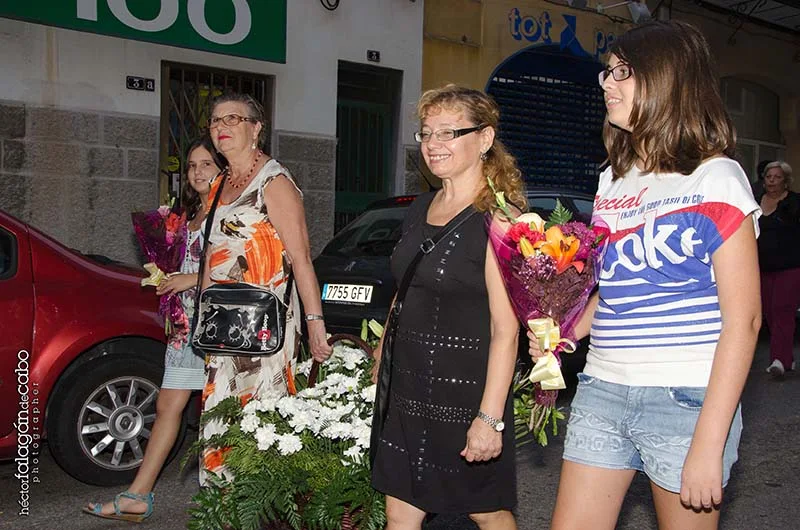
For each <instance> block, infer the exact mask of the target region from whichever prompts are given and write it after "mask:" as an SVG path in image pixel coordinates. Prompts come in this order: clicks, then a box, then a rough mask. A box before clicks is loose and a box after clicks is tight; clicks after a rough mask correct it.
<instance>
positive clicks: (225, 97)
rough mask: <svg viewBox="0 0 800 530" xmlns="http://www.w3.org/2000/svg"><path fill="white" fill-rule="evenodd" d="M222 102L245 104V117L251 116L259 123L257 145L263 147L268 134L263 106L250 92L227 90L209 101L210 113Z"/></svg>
mask: <svg viewBox="0 0 800 530" xmlns="http://www.w3.org/2000/svg"><path fill="white" fill-rule="evenodd" d="M222 103H241V104H243V105H245V106H247V109H248V111H249V113H250V115H249V116H247V117H248V118H252V119H254V120H256V121H257V122H258V123H260V124H261V131H259V133H258V147H259V148H263V147H264V145H266V141H267V134H269V131H267V121H266V119H267V116H266V112H264V106H263V105H262V104H261V103H259V102H258V101H257V100H256V98H254V97H253V96H251V95H250V94H242V93H241V92H235V91H233V90H228V91H225V92H223V93H222V95H220V96H217V97H216V98H214V100H213V101H212V102H211V113H212V114H213V113H214V109H216V108H217V105H220V104H222Z"/></svg>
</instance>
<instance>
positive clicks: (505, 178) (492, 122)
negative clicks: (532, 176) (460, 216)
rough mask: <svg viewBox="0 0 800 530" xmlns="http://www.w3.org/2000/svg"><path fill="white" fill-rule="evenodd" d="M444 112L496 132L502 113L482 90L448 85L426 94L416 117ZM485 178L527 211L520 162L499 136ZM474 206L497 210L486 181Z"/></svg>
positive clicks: (486, 164)
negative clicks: (455, 113) (485, 126)
mask: <svg viewBox="0 0 800 530" xmlns="http://www.w3.org/2000/svg"><path fill="white" fill-rule="evenodd" d="M442 110H445V111H447V112H460V113H463V114H464V117H465V118H466V119H467V120H468V121H470V122H472V123H473V124H475V125H480V124H487V125H488V126H490V127H492V128H493V129H494V130H495V131H497V129H498V125H499V121H500V109H499V108H498V106H497V103H495V102H494V100H493V99H492V98H490V97H489V96H487V95H486V94H484V93H483V92H481V91H480V90H474V89H471V88H466V87H462V86H458V85H452V84H451V85H446V86H443V87H441V88H434V89H432V90H428V91H426V92H425V93H424V94H422V97H420V99H419V103H417V117H418V118H419V120H420V121H423V120H424V119H425V118H426V117H428V116H429V115H431V114H436V113H438V112H441V111H442ZM483 174H484V176H485V177H487V178H489V179H491V180H492V182H493V183H494V186H495V188H496V189H497V191H502V192H503V193H505V197H506V200H508V201H509V202H511V203H512V204H513V205H514V206H516V207H517V208H519V209H521V210H523V211H525V210H527V205H528V202H527V200H526V198H525V183H524V182H523V180H522V172H520V170H519V169H518V168H517V161H516V160H515V159H514V157H513V156H511V154H510V153H509V152H508V151H507V150H506V148H505V146H504V145H503V143H502V142H501V141H500V140H499V139H498V138H497V136H495V139H494V143H493V144H492V146H491V147H490V148H489V150H488V151H487V152H486V160H484V161H483ZM473 204H474V205H475V208H476V209H477V210H478V211H480V212H489V211H492V210H494V209H495V208H496V202H495V196H494V193H492V190H491V188H490V187H489V184H488V182H487V181H486V180H484V182H483V183H482V186H481V188H480V191H479V192H478V196H477V197H476V198H475V202H474V203H473Z"/></svg>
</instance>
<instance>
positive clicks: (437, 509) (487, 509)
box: [372, 481, 517, 515]
mask: <svg viewBox="0 0 800 530" xmlns="http://www.w3.org/2000/svg"><path fill="white" fill-rule="evenodd" d="M372 487H373V488H375V490H376V491H378V492H380V493H383V494H384V495H388V496H390V497H394V498H396V499H400V500H401V501H403V502H407V503H408V504H410V505H411V506H414V507H416V508H419V509H420V510H422V511H424V512H425V513H435V514H441V515H468V514H471V513H491V512H497V511H500V510H507V511H509V512H513V511H514V510H515V509H516V508H517V502H516V501H514V502H513V503H510V504H507V503H504V502H500V503H494V504H477V503H476V504H475V505H472V506H470V507H469V508H465V507H455V506H452V505H451V506H443V505H440V504H436V503H433V502H430V501H425V500H420V499H414V498H409V497H407V496H405V495H404V494H402V493H395V492H392V491H389V488H383V487H381V485H380V484H375V482H374V481H373V482H372Z"/></svg>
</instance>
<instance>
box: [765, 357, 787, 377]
mask: <svg viewBox="0 0 800 530" xmlns="http://www.w3.org/2000/svg"><path fill="white" fill-rule="evenodd" d="M783 372H784V369H783V363H782V362H780V361H779V360H778V359H775V360H774V361H772V364H770V365H769V366H768V367H767V373H768V374H770V375H772V376H774V377H780V376H782V375H783Z"/></svg>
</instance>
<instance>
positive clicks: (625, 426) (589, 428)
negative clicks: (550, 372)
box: [564, 373, 742, 493]
mask: <svg viewBox="0 0 800 530" xmlns="http://www.w3.org/2000/svg"><path fill="white" fill-rule="evenodd" d="M705 394H706V389H705V387H657V386H626V385H619V384H616V383H609V382H607V381H603V380H601V379H597V378H595V377H591V376H588V375H586V374H582V373H581V374H578V390H577V393H576V394H575V398H574V399H573V400H572V407H571V412H570V415H569V423H568V424H567V435H566V437H565V439H564V460H569V461H571V462H577V463H579V464H585V465H589V466H595V467H602V468H608V469H635V470H637V471H643V472H644V473H645V474H647V476H648V477H649V478H650V480H651V481H653V482H654V483H655V484H657V485H659V486H661V487H662V488H664V489H666V490H668V491H671V492H674V493H680V490H681V471H682V470H683V462H684V461H685V460H686V455H687V454H688V452H689V446H690V444H691V442H692V435H693V433H694V427H695V424H696V423H697V418H698V417H699V416H700V408H701V407H702V406H703V399H704V398H705ZM741 434H742V412H741V405H740V406H739V407H737V408H736V414H735V415H734V418H733V422H732V423H731V429H730V431H729V433H728V439H727V441H726V442H725V450H724V453H723V458H722V486H723V487H724V486H725V485H727V483H728V479H729V478H730V474H731V467H732V466H733V464H734V463H735V462H736V460H737V459H738V458H739V454H738V448H739V438H740V437H741Z"/></svg>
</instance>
